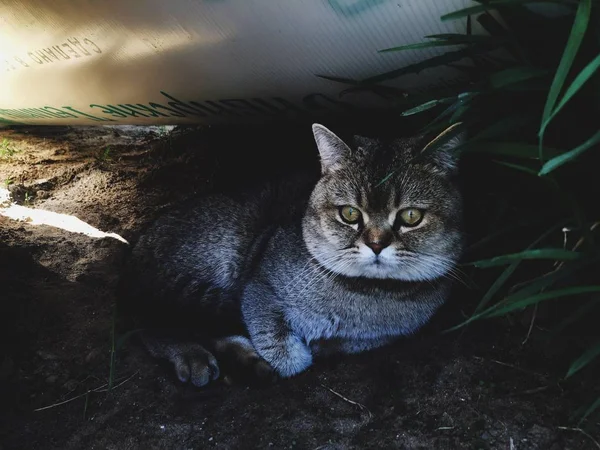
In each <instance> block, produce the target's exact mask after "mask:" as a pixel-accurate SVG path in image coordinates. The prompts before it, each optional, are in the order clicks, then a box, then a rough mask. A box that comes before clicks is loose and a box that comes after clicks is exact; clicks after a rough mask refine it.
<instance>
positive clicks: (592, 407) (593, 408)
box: [579, 397, 600, 424]
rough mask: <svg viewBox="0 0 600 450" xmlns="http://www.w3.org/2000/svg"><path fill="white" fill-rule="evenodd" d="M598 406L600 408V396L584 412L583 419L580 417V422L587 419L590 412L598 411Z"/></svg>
mask: <svg viewBox="0 0 600 450" xmlns="http://www.w3.org/2000/svg"><path fill="white" fill-rule="evenodd" d="M598 408H600V397H598V398H597V399H596V401H595V402H594V403H592V404H591V405H590V407H589V408H588V409H587V410H586V411H585V413H584V414H583V416H582V417H581V419H579V424H581V422H583V421H584V420H585V419H587V418H588V416H589V415H590V414H592V413H593V412H594V411H596V410H597V409H598Z"/></svg>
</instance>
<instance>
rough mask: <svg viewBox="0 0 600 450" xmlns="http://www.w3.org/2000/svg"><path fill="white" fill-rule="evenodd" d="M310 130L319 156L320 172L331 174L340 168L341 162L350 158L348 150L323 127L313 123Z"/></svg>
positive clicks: (342, 142)
mask: <svg viewBox="0 0 600 450" xmlns="http://www.w3.org/2000/svg"><path fill="white" fill-rule="evenodd" d="M312 130H313V134H314V135H315V141H316V143H317V148H318V149H319V154H320V155H321V170H322V172H323V173H326V172H333V171H335V170H337V169H339V168H340V167H342V163H343V161H344V160H345V159H346V158H347V157H348V156H350V148H349V147H348V146H347V145H346V144H345V143H344V141H342V140H341V139H340V138H339V137H337V136H336V135H335V134H334V133H333V132H331V131H329V130H328V129H327V128H325V127H324V126H323V125H320V124H318V123H315V124H313V126H312Z"/></svg>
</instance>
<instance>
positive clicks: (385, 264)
mask: <svg viewBox="0 0 600 450" xmlns="http://www.w3.org/2000/svg"><path fill="white" fill-rule="evenodd" d="M369 251H370V252H371V254H370V255H368V254H367V255H365V254H364V253H362V252H361V253H360V254H358V255H353V256H350V258H351V260H350V259H347V258H348V257H349V256H346V257H344V256H343V255H340V258H339V260H336V261H331V260H329V261H328V260H326V259H324V258H319V255H315V256H316V258H317V260H319V262H320V263H321V264H322V265H323V266H324V267H325V268H327V269H329V270H331V271H332V272H334V273H339V274H340V275H345V276H347V277H365V278H374V279H381V280H400V281H427V280H433V279H435V278H439V277H441V276H444V275H445V274H446V273H447V270H445V269H443V268H441V267H439V266H436V267H432V266H431V265H430V264H427V262H426V261H423V262H421V261H419V260H418V259H416V258H410V259H403V260H400V259H398V258H394V257H390V256H389V255H386V254H385V251H384V252H381V254H380V255H379V257H378V258H377V257H375V254H374V253H373V252H372V251H371V250H369ZM350 261H351V262H350Z"/></svg>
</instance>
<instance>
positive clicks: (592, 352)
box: [565, 286, 600, 378]
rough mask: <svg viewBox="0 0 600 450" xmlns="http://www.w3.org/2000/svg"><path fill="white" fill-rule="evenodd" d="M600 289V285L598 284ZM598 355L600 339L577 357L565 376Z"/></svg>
mask: <svg viewBox="0 0 600 450" xmlns="http://www.w3.org/2000/svg"><path fill="white" fill-rule="evenodd" d="M597 287H598V289H599V290H600V286H597ZM598 355H600V341H598V342H596V343H595V344H594V345H592V346H591V347H590V348H588V349H587V350H586V351H585V352H584V353H583V355H581V356H580V357H579V358H577V359H576V360H575V361H574V362H573V364H571V367H569V371H568V372H567V375H566V376H565V378H569V377H571V376H573V375H574V374H576V373H577V372H579V371H580V370H581V369H583V368H584V367H585V366H587V365H588V364H589V363H590V362H591V361H592V360H593V359H595V358H596V357H597V356H598Z"/></svg>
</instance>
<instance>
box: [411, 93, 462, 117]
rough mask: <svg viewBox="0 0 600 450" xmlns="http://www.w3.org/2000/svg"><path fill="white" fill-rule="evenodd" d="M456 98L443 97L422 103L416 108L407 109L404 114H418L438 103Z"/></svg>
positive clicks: (448, 101)
mask: <svg viewBox="0 0 600 450" xmlns="http://www.w3.org/2000/svg"><path fill="white" fill-rule="evenodd" d="M454 99H455V97H448V98H442V99H439V100H430V101H428V102H425V103H422V104H420V105H419V106H415V107H414V108H410V109H408V110H406V111H403V112H402V114H401V115H402V116H412V115H413V114H418V113H420V112H423V111H427V110H429V109H431V108H435V107H436V106H438V105H442V104H445V103H450V102H452V101H453V100H454Z"/></svg>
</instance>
